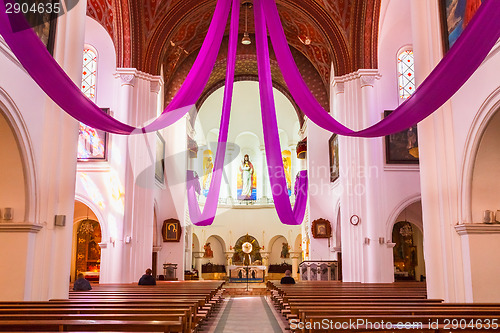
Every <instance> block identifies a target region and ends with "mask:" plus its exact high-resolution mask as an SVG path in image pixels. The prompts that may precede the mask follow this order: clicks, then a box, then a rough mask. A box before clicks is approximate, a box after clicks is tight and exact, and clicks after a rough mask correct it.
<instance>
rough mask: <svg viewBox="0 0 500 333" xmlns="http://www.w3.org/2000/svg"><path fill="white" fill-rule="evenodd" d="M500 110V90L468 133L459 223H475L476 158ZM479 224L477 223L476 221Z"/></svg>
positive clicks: (460, 186) (489, 98)
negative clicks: (474, 177)
mask: <svg viewBox="0 0 500 333" xmlns="http://www.w3.org/2000/svg"><path fill="white" fill-rule="evenodd" d="M499 110H500V88H497V89H496V90H494V91H493V92H492V93H491V94H490V95H489V96H488V97H487V98H486V99H485V101H484V102H483V104H482V105H481V107H480V108H479V111H478V112H477V113H476V116H475V117H474V120H473V121H472V124H471V126H470V128H469V131H468V133H467V138H466V141H465V149H464V150H463V151H464V154H463V157H462V163H461V171H460V179H461V181H460V182H459V189H458V193H460V200H459V223H473V222H474V221H473V212H472V187H473V175H474V166H475V163H476V158H477V155H478V152H479V148H480V145H481V140H482V138H483V135H484V133H485V131H486V130H487V128H488V125H489V124H490V121H491V120H492V118H493V117H494V116H495V115H496V114H497V112H498V111H499ZM475 222H477V221H475Z"/></svg>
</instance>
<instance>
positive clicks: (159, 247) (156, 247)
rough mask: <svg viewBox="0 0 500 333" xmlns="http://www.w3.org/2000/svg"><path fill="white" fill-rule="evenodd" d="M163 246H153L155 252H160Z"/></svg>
mask: <svg viewBox="0 0 500 333" xmlns="http://www.w3.org/2000/svg"><path fill="white" fill-rule="evenodd" d="M160 250H161V246H153V252H160Z"/></svg>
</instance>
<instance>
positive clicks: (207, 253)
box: [203, 242, 214, 258]
mask: <svg viewBox="0 0 500 333" xmlns="http://www.w3.org/2000/svg"><path fill="white" fill-rule="evenodd" d="M203 249H204V250H205V253H204V254H203V258H213V257H214V251H212V248H211V247H210V243H209V242H207V243H206V244H205V245H204V246H203Z"/></svg>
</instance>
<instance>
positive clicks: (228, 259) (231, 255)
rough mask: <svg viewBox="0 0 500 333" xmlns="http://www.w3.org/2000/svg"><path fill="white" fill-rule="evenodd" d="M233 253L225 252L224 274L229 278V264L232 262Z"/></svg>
mask: <svg viewBox="0 0 500 333" xmlns="http://www.w3.org/2000/svg"><path fill="white" fill-rule="evenodd" d="M233 254H234V252H233V251H231V252H226V253H225V255H226V276H227V277H228V278H229V266H231V265H232V264H233Z"/></svg>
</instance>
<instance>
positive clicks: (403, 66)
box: [396, 46, 416, 104]
mask: <svg viewBox="0 0 500 333" xmlns="http://www.w3.org/2000/svg"><path fill="white" fill-rule="evenodd" d="M396 73H397V86H398V99H399V102H400V104H401V103H402V102H404V101H405V100H407V99H408V98H409V97H410V96H411V95H412V94H413V93H414V92H415V89H416V82H415V57H414V54H413V48H412V47H411V46H405V47H402V48H401V49H399V50H398V52H397V55H396Z"/></svg>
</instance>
